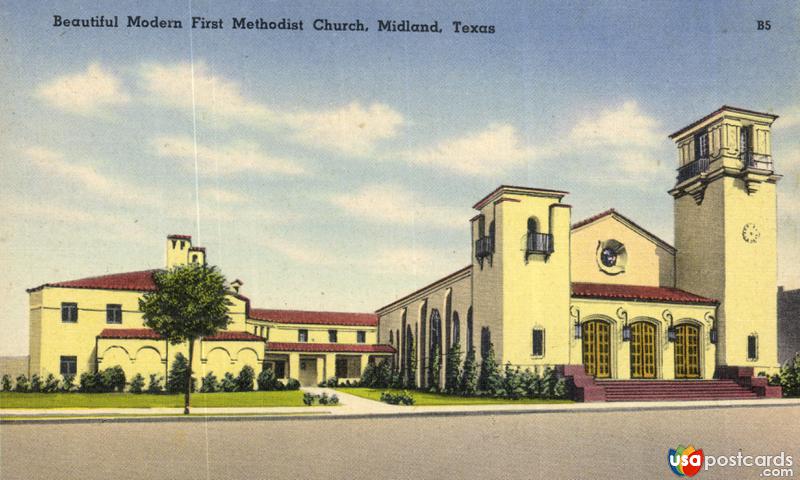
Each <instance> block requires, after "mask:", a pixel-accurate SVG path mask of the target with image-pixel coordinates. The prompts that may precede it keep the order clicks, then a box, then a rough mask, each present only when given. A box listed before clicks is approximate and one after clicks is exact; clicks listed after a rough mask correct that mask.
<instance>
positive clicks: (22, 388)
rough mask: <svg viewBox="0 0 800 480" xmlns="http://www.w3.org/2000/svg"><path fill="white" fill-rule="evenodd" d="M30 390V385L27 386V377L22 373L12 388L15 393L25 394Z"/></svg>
mask: <svg viewBox="0 0 800 480" xmlns="http://www.w3.org/2000/svg"><path fill="white" fill-rule="evenodd" d="M29 389H30V385H29V384H28V377H27V375H25V374H24V373H23V374H22V375H19V376H18V377H17V382H16V385H15V386H14V391H15V392H23V393H24V392H27V391H29Z"/></svg>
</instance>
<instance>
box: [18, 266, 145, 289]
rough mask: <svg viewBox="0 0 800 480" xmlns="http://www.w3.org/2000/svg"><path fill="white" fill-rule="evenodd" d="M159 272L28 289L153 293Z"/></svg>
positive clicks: (114, 276)
mask: <svg viewBox="0 0 800 480" xmlns="http://www.w3.org/2000/svg"><path fill="white" fill-rule="evenodd" d="M157 271H158V270H142V271H141V272H126V273H113V274H111V275H101V276H99V277H87V278H81V279H78V280H69V281H66V282H54V283H45V284H43V285H39V286H38V287H34V288H30V289H28V293H30V292H35V291H36V290H41V289H42V288H44V287H64V288H91V289H99V290H135V291H140V292H151V291H154V290H155V289H156V284H155V282H154V281H153V273H155V272H157Z"/></svg>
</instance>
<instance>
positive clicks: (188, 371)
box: [183, 338, 194, 415]
mask: <svg viewBox="0 0 800 480" xmlns="http://www.w3.org/2000/svg"><path fill="white" fill-rule="evenodd" d="M193 357H194V339H193V338H190V339H189V368H187V369H186V391H185V392H184V396H183V413H184V415H189V395H190V394H191V393H192V361H193Z"/></svg>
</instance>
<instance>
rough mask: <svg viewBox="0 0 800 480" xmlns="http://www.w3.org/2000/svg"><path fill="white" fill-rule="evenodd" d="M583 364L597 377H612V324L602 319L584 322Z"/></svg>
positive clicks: (589, 372) (588, 371)
mask: <svg viewBox="0 0 800 480" xmlns="http://www.w3.org/2000/svg"><path fill="white" fill-rule="evenodd" d="M581 337H582V344H583V366H584V368H585V369H586V373H587V374H589V375H592V376H594V377H596V378H610V377H611V325H609V324H608V323H607V322H604V321H602V320H590V321H588V322H586V323H584V324H583V334H582V335H581Z"/></svg>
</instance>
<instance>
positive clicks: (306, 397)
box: [303, 392, 316, 407]
mask: <svg viewBox="0 0 800 480" xmlns="http://www.w3.org/2000/svg"><path fill="white" fill-rule="evenodd" d="M315 399H316V396H315V395H312V394H310V393H308V392H306V393H304V394H303V403H304V404H306V405H307V406H309V407H310V406H311V405H314V400H315Z"/></svg>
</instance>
